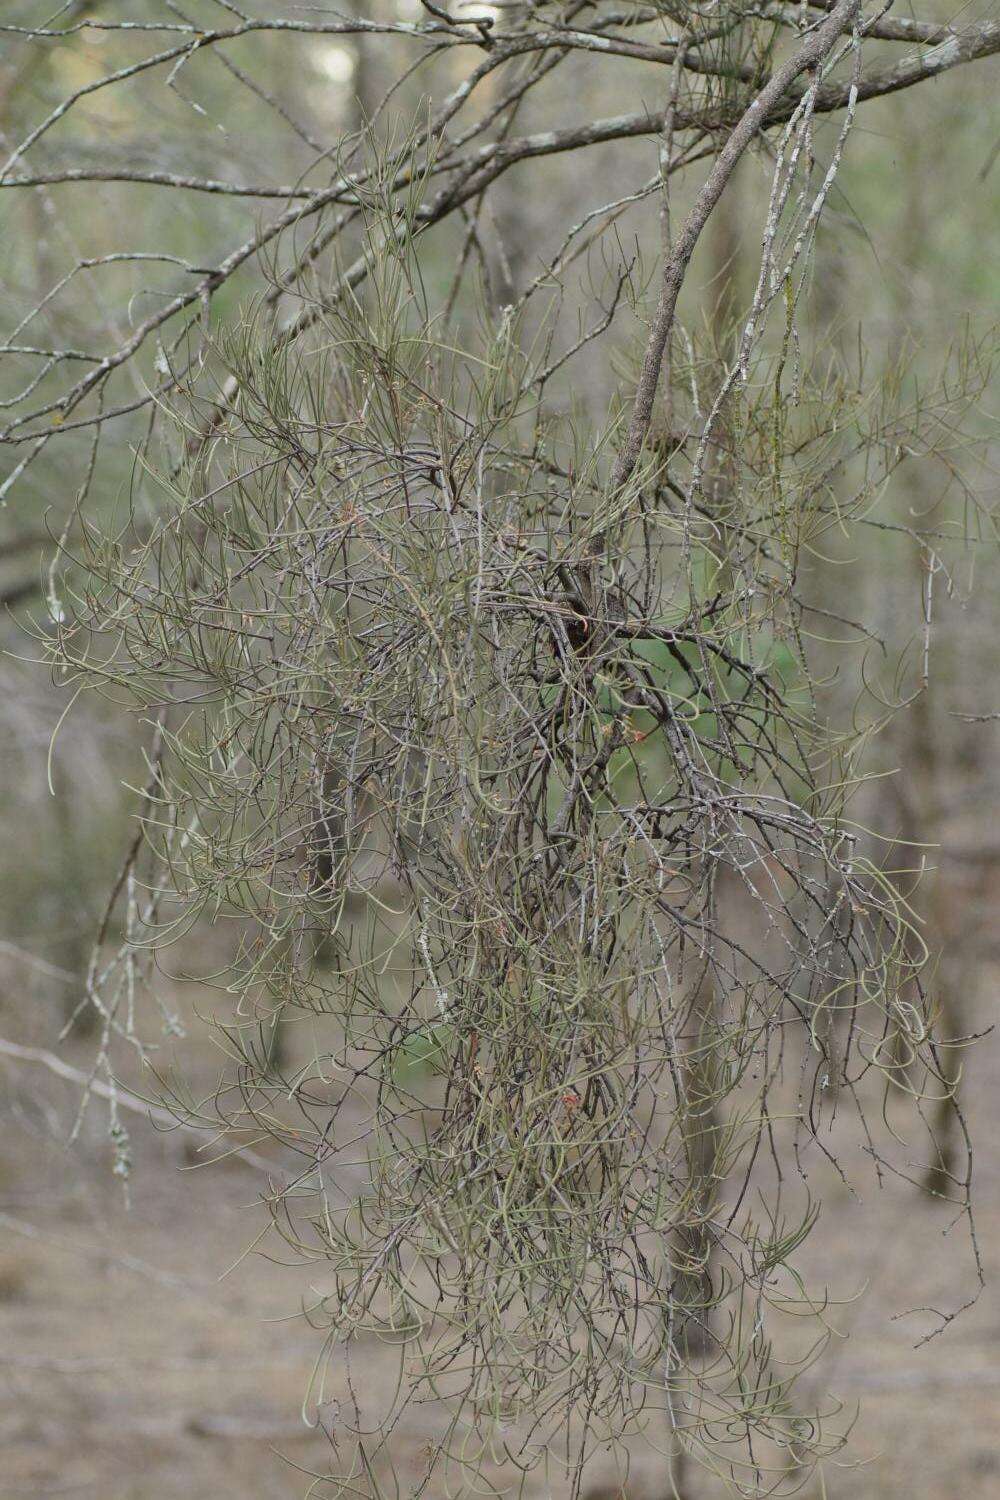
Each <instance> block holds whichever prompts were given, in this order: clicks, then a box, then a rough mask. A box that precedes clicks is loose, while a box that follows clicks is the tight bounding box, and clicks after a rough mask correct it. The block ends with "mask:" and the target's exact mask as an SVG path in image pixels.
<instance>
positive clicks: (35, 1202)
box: [0, 972, 1000, 1500]
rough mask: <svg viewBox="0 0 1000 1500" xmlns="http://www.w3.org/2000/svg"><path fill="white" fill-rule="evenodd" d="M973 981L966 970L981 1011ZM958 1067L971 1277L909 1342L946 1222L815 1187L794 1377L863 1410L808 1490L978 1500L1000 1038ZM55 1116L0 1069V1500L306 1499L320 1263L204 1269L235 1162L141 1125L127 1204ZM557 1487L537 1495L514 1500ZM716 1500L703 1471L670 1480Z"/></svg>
mask: <svg viewBox="0 0 1000 1500" xmlns="http://www.w3.org/2000/svg"><path fill="white" fill-rule="evenodd" d="M995 980H996V975H995V973H993V972H989V973H987V972H984V973H983V974H982V987H981V988H982V993H981V995H980V997H979V999H978V1001H977V1006H976V1008H977V1010H978V1011H979V1012H981V1014H980V1016H979V1020H980V1021H983V1020H986V1021H988V1019H989V1012H990V1011H991V1010H992V1008H993V997H994V992H995ZM12 983H13V981H12ZM8 993H9V991H8ZM47 1024H48V1023H47V1022H46V1021H45V1015H44V1011H43V1012H41V1013H39V1014H38V1015H36V1017H35V1020H34V1024H33V1025H31V1026H28V1027H25V1026H24V1025H21V1027H20V1033H18V1028H17V1016H16V1015H15V1014H14V1010H13V1007H12V1006H11V1005H10V1004H9V1003H8V1004H7V1005H6V1006H5V1007H4V1012H3V1015H2V1026H0V1033H2V1034H3V1035H4V1036H6V1037H7V1038H8V1039H12V1040H15V1041H21V1042H31V1043H35V1044H37V1043H38V1042H39V1041H44V1040H45V1039H46V1026H47ZM48 1035H49V1038H50V1037H51V1032H49V1033H48ZM65 1055H66V1056H67V1057H68V1059H69V1060H70V1061H74V1060H75V1061H76V1062H77V1063H82V1062H83V1060H84V1058H85V1055H86V1054H85V1051H84V1050H83V1048H82V1046H77V1047H76V1048H75V1050H74V1049H70V1051H69V1052H68V1053H67V1054H65ZM967 1066H968V1074H967V1081H966V1100H967V1105H968V1109H969V1114H970V1117H971V1121H972V1125H973V1129H974V1131H975V1134H976V1138H977V1141H978V1151H979V1156H978V1161H979V1171H978V1227H979V1235H980V1243H981V1247H982V1252H983V1258H984V1261H985V1263H986V1269H987V1274H988V1277H989V1281H988V1285H987V1288H986V1291H985V1292H984V1294H983V1295H982V1297H981V1298H980V1300H979V1302H978V1304H977V1305H976V1307H975V1308H973V1309H972V1310H970V1311H969V1312H967V1313H965V1314H964V1315H963V1316H962V1317H960V1318H959V1319H957V1320H956V1321H955V1322H954V1323H953V1324H951V1325H950V1326H949V1327H948V1328H947V1329H946V1330H945V1331H944V1332H943V1333H942V1334H941V1336H940V1337H939V1338H937V1339H935V1340H933V1341H932V1342H931V1343H929V1344H926V1345H924V1346H923V1347H922V1348H919V1349H916V1348H914V1345H915V1343H916V1342H917V1339H918V1338H919V1336H920V1333H921V1332H922V1331H923V1330H924V1329H926V1328H927V1327H928V1326H929V1324H928V1320H927V1318H926V1316H921V1315H916V1316H914V1317H911V1318H902V1319H899V1320H896V1321H893V1315H894V1314H897V1313H899V1312H901V1311H904V1310H905V1309H906V1308H908V1307H912V1306H914V1305H931V1306H938V1307H944V1308H951V1307H954V1306H955V1305H956V1302H957V1301H960V1300H961V1296H960V1293H961V1287H962V1286H967V1285H971V1278H970V1276H969V1274H968V1272H969V1259H968V1253H967V1245H966V1242H965V1240H964V1239H963V1238H962V1231H961V1229H960V1228H959V1229H956V1230H955V1231H954V1232H953V1234H952V1236H951V1237H943V1235H942V1230H943V1229H944V1228H945V1227H946V1225H947V1217H946V1215H945V1214H944V1213H943V1212H942V1211H940V1210H938V1209H937V1208H936V1207H934V1206H930V1207H928V1206H927V1204H926V1203H925V1202H922V1201H921V1200H920V1199H919V1198H918V1197H917V1195H916V1194H915V1193H914V1192H913V1191H912V1190H909V1189H906V1188H901V1187H897V1186H892V1187H889V1188H887V1189H886V1190H885V1191H883V1192H882V1193H881V1194H879V1193H877V1192H872V1193H870V1194H869V1196H868V1199H867V1201H866V1202H865V1203H863V1204H862V1205H860V1206H859V1205H857V1204H855V1203H853V1202H852V1200H851V1199H850V1197H849V1196H848V1195H847V1194H846V1193H843V1192H841V1193H840V1194H838V1193H837V1192H836V1191H835V1190H834V1191H833V1194H832V1197H831V1198H830V1199H829V1200H828V1203H827V1207H826V1209H825V1212H824V1217H823V1220H822V1224H821V1228H820V1230H818V1231H817V1232H816V1233H815V1234H814V1236H813V1238H812V1240H811V1242H810V1247H809V1251H808V1254H807V1255H806V1257H805V1263H806V1267H807V1270H808V1271H809V1272H810V1273H811V1275H812V1277H813V1279H814V1281H817V1280H818V1281H821V1282H823V1283H826V1284H829V1285H830V1286H831V1288H832V1289H833V1291H834V1292H835V1293H836V1295H838V1296H840V1297H852V1298H855V1300H853V1301H851V1302H850V1303H849V1304H848V1305H846V1306H842V1307H839V1308H838V1309H836V1311H835V1313H834V1314H833V1315H832V1319H831V1321H832V1322H833V1323H834V1324H835V1326H836V1327H837V1328H838V1330H840V1331H841V1332H843V1333H846V1334H848V1335H849V1337H847V1338H844V1339H840V1338H838V1339H837V1340H835V1341H834V1345H833V1348H832V1349H831V1350H830V1352H829V1354H828V1355H827V1357H826V1360H825V1362H824V1364H823V1366H822V1367H821V1369H820V1370H818V1371H817V1375H816V1380H815V1382H814V1385H815V1386H816V1388H818V1389H822V1390H825V1391H832V1392H833V1393H835V1395H836V1396H837V1397H839V1398H840V1399H841V1400H842V1401H844V1402H845V1403H847V1406H848V1407H849V1408H850V1407H853V1406H854V1405H855V1404H856V1403H860V1408H861V1409H860V1415H859V1417H858V1420H857V1423H856V1426H855V1429H854V1434H853V1439H852V1442H851V1445H850V1449H849V1458H850V1460H852V1461H853V1465H854V1466H853V1467H849V1466H846V1465H845V1463H844V1462H838V1463H837V1464H834V1465H830V1466H829V1467H828V1469H827V1471H826V1473H825V1483H826V1494H827V1495H828V1496H829V1497H830V1500H889V1497H892V1500H897V1497H898V1500H904V1497H905V1500H992V1497H1000V1360H998V1353H1000V1151H998V1149H997V1120H998V1113H997V1099H998V1098H1000V1041H998V1040H997V1039H996V1038H995V1037H993V1038H990V1039H988V1040H987V1041H986V1042H984V1043H982V1044H981V1045H980V1046H979V1047H978V1049H977V1050H976V1052H975V1053H974V1054H972V1055H971V1056H970V1057H969V1059H968V1064H967ZM75 1103H76V1095H75V1092H74V1089H73V1087H72V1085H70V1084H68V1083H66V1082H63V1081H61V1080H59V1079H58V1078H55V1077H53V1076H51V1075H50V1074H49V1073H48V1072H46V1070H45V1069H43V1068H41V1067H39V1066H38V1065H36V1064H28V1063H24V1062H11V1061H4V1059H2V1058H0V1125H2V1135H0V1391H2V1397H0V1500H8V1497H14V1496H21V1495H25V1496H29V1495H30V1496H48V1495H53V1496H54V1495H77V1494H78V1495H80V1496H82V1497H89V1496H94V1497H99V1500H171V1497H174V1496H184V1497H185V1500H193V1497H200V1496H206V1497H208V1496H211V1497H229V1496H233V1497H237V1496H238V1497H240V1500H256V1497H265V1496H267V1497H277V1496H282V1497H285V1496H288V1497H294V1496H298V1495H302V1494H304V1493H305V1492H306V1490H307V1488H308V1485H309V1478H308V1473H309V1471H310V1470H313V1471H314V1470H315V1469H317V1468H322V1467H323V1464H324V1459H325V1455H326V1454H327V1451H328V1450H327V1445H326V1440H325V1438H323V1437H322V1435H317V1434H316V1433H315V1432H312V1431H310V1430H309V1429H308V1428H307V1427H306V1426H305V1425H304V1424H303V1421H302V1418H301V1415H300V1403H301V1400H302V1396H303V1393H304V1390H305V1387H306V1383H307V1381H308V1377H309V1372H310V1368H311V1362H312V1358H313V1356H314V1355H315V1352H316V1348H317V1338H316V1335H314V1334H312V1333H310V1331H309V1330H308V1329H307V1328H305V1327H304V1325H303V1324H302V1322H301V1321H300V1320H298V1319H297V1318H295V1317H294V1314H295V1313H296V1310H297V1308H298V1306H299V1303H300V1299H302V1298H304V1297H305V1298H308V1296H309V1288H310V1287H311V1286H315V1285H317V1277H318V1276H321V1273H318V1272H317V1271H316V1269H315V1268H312V1269H309V1268H306V1269H303V1268H302V1267H282V1266H278V1265H275V1264H274V1263H273V1262H272V1261H270V1260H266V1259H264V1258H262V1257H261V1256H259V1255H253V1254H251V1255H249V1256H247V1257H246V1258H245V1259H243V1260H242V1261H241V1262H240V1264H238V1265H237V1266H236V1267H235V1268H234V1269H232V1270H231V1271H229V1274H227V1275H224V1273H225V1272H226V1271H227V1269H228V1268H229V1267H230V1266H231V1265H232V1264H233V1262H234V1261H237V1260H238V1258H239V1257H240V1256H241V1255H242V1254H243V1252H244V1250H245V1249H246V1248H247V1246H248V1245H249V1244H250V1242H251V1241H252V1239H253V1237H254V1235H255V1233H256V1231H257V1229H258V1228H259V1226H260V1224H261V1217H260V1215H261V1210H260V1208H259V1207H258V1206H256V1204H255V1198H256V1193H257V1187H258V1183H259V1178H258V1176H257V1175H255V1172H254V1170H253V1168H251V1167H249V1166H247V1165H245V1164H242V1163H235V1162H234V1163H231V1164H229V1165H227V1166H222V1167H216V1168H213V1169H211V1170H210V1171H205V1170H201V1169H197V1170H192V1169H191V1167H190V1152H187V1153H186V1152H185V1150H184V1144H183V1140H182V1138H181V1137H180V1136H178V1135H173V1136H164V1135H163V1134H158V1133H157V1132H156V1131H155V1130H153V1129H152V1128H150V1127H147V1126H145V1125H144V1124H143V1122H142V1121H135V1122H133V1147H134V1152H135V1168H134V1172H133V1177H132V1205H131V1208H130V1209H129V1210H126V1208H125V1206H124V1204H123V1201H122V1194H121V1190H120V1187H119V1185H118V1184H117V1183H116V1182H115V1181H114V1180H113V1179H112V1178H111V1175H110V1172H109V1162H108V1152H107V1144H106V1141H105V1140H104V1139H103V1138H102V1132H101V1128H100V1124H99V1121H98V1119H97V1118H96V1117H95V1120H94V1123H93V1125H92V1126H91V1127H89V1128H88V1129H87V1130H85V1131H84V1134H83V1137H82V1139H81V1141H80V1142H79V1143H78V1144H77V1145H76V1146H74V1147H72V1148H71V1147H70V1146H68V1145H67V1144H66V1136H67V1133H68V1129H69V1126H70V1125H71V1123H72V1119H73V1114H74V1109H75ZM220 1277H222V1278H223V1279H222V1280H221V1281H220V1279H219V1278H220ZM956 1279H958V1281H959V1283H960V1284H959V1285H956ZM865 1283H867V1290H862V1289H863V1288H864V1286H865ZM365 1360H366V1362H365V1363H364V1365H363V1367H359V1373H360V1375H361V1378H362V1379H363V1380H364V1381H365V1382H367V1383H370V1384H373V1385H376V1386H377V1384H378V1382H380V1381H387V1380H388V1379H389V1378H390V1370H391V1356H390V1355H387V1353H386V1351H384V1350H383V1349H381V1348H380V1347H379V1346H378V1345H377V1344H376V1343H374V1342H373V1344H372V1347H371V1349H370V1351H369V1353H368V1354H367V1355H366V1357H365ZM424 1437H425V1433H424V1432H422V1431H421V1428H420V1423H419V1420H417V1419H414V1420H412V1421H409V1422H407V1423H406V1424H404V1425H403V1426H402V1427H401V1428H400V1429H399V1430H398V1432H397V1435H396V1437H395V1439H394V1447H393V1458H394V1461H395V1462H396V1464H397V1466H398V1467H399V1469H400V1471H401V1474H402V1476H403V1477H404V1478H406V1477H407V1476H412V1477H413V1478H415V1477H416V1475H417V1474H418V1472H419V1470H420V1457H421V1447H422V1443H423V1441H424ZM303 1471H305V1472H303ZM596 1482H597V1476H596V1474H595V1479H594V1484H595V1488H594V1489H593V1490H592V1492H591V1493H592V1495H593V1500H597V1497H598V1495H600V1496H601V1497H602V1500H603V1497H605V1496H607V1495H608V1494H609V1493H610V1492H608V1491H606V1490H601V1489H598V1488H597V1487H596ZM358 1493H359V1495H368V1494H370V1493H371V1491H370V1489H364V1488H361V1489H359V1491H358ZM389 1493H391V1491H390V1492H389ZM560 1493H561V1492H560V1491H559V1489H558V1488H556V1487H554V1488H552V1489H549V1488H547V1487H546V1486H545V1485H543V1484H541V1483H538V1484H536V1485H535V1486H534V1487H533V1488H531V1489H529V1491H528V1492H527V1497H528V1500H542V1496H543V1495H545V1496H550V1495H551V1496H552V1497H558V1496H559V1494H560ZM717 1493H718V1491H717V1490H716V1489H715V1487H714V1486H713V1484H712V1483H711V1482H709V1481H708V1480H707V1479H705V1478H702V1477H699V1478H698V1479H697V1480H696V1481H694V1482H693V1483H692V1484H691V1486H690V1488H689V1490H688V1494H689V1495H690V1496H691V1497H693V1500H703V1497H705V1500H708V1497H710V1496H713V1495H715V1494H717ZM806 1493H807V1494H808V1495H810V1496H817V1497H818V1496H819V1495H820V1493H821V1491H820V1488H819V1485H818V1484H817V1483H812V1484H811V1485H810V1486H809V1488H808V1490H807V1492H806ZM441 1494H442V1495H443V1494H444V1491H443V1490H442V1491H441ZM627 1495H628V1500H665V1497H666V1491H665V1487H664V1485H663V1482H662V1475H658V1474H657V1471H656V1467H655V1465H654V1464H652V1463H651V1462H646V1463H641V1462H640V1463H639V1465H638V1466H637V1468H636V1470H635V1473H634V1476H633V1479H632V1481H630V1484H629V1487H628V1490H627ZM434 1500H437V1495H436V1494H435V1495H434Z"/></svg>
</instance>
